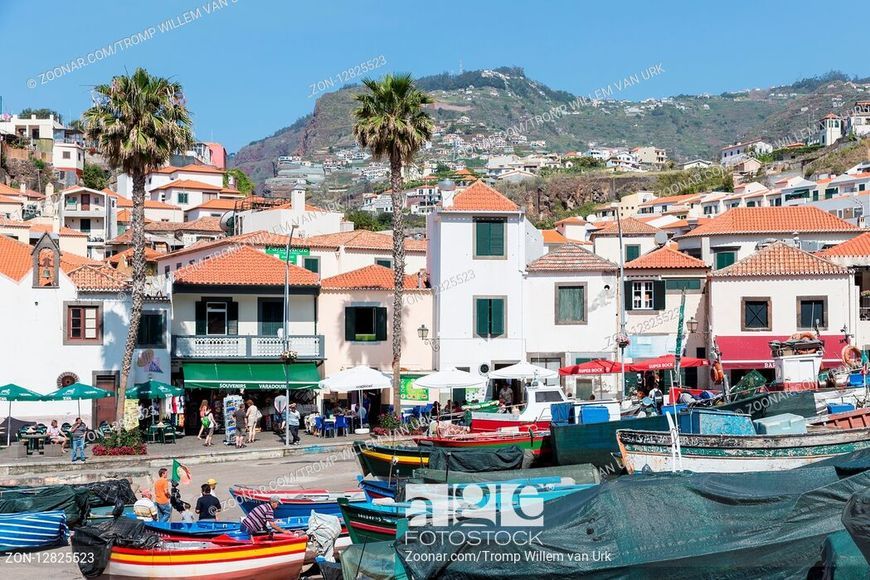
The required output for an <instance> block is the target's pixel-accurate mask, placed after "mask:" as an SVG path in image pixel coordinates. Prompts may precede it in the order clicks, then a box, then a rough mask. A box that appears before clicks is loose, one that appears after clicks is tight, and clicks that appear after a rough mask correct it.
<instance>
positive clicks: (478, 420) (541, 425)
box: [471, 384, 568, 433]
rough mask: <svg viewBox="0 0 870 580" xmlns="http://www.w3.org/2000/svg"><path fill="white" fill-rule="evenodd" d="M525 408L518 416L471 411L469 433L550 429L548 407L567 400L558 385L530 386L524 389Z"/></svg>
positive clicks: (526, 431)
mask: <svg viewBox="0 0 870 580" xmlns="http://www.w3.org/2000/svg"><path fill="white" fill-rule="evenodd" d="M525 401H526V403H525V407H524V408H523V410H522V411H521V412H520V413H519V414H518V415H516V414H512V413H487V412H483V411H472V413H471V431H472V432H480V431H503V430H514V431H516V430H520V431H524V432H525V433H528V430H529V428H530V427H531V428H532V429H533V430H546V429H549V428H550V419H551V418H552V415H551V414H550V405H552V404H553V403H567V402H568V398H567V397H566V396H565V393H563V392H562V387H560V386H559V385H541V384H530V385H527V386H526V387H525Z"/></svg>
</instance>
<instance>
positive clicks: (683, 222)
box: [660, 218, 712, 230]
mask: <svg viewBox="0 0 870 580" xmlns="http://www.w3.org/2000/svg"><path fill="white" fill-rule="evenodd" d="M695 219H696V220H697V222H696V223H695V224H694V225H695V227H697V226H699V225H701V224H704V223H707V222H708V221H710V220H711V219H712V218H695ZM689 225H690V224H689V220H687V219H683V220H677V221H675V222H671V223H669V224H665V225H663V226H660V229H663V230H674V229H680V228H687V227H689Z"/></svg>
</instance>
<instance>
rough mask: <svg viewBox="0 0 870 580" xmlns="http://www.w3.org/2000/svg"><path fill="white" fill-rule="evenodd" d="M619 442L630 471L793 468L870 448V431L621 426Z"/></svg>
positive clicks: (731, 470) (625, 463) (726, 471)
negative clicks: (685, 430)
mask: <svg viewBox="0 0 870 580" xmlns="http://www.w3.org/2000/svg"><path fill="white" fill-rule="evenodd" d="M616 440H617V444H618V446H619V450H620V453H621V456H622V462H623V463H624V465H625V468H626V469H627V470H628V472H629V473H635V472H639V471H643V470H645V469H650V470H652V471H656V472H658V471H675V470H688V471H697V472H705V473H736V472H743V471H779V470H785V469H793V468H795V467H801V466H804V465H808V464H810V463H813V462H816V461H821V460H823V459H828V458H831V457H834V456H837V455H841V454H844V453H850V452H853V451H860V450H862V449H870V430H868V429H867V428H866V427H861V428H857V429H830V428H824V427H823V428H817V429H812V430H810V431H808V432H807V433H798V434H793V433H789V434H782V435H731V434H709V435H702V434H679V433H673V432H668V431H665V432H661V431H645V430H636V429H620V430H619V431H617V432H616Z"/></svg>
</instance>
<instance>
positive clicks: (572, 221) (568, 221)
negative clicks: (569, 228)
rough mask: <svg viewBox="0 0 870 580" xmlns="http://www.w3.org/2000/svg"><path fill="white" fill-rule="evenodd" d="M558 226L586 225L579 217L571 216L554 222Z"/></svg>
mask: <svg viewBox="0 0 870 580" xmlns="http://www.w3.org/2000/svg"><path fill="white" fill-rule="evenodd" d="M560 224H577V225H581V226H582V225H586V220H584V219H583V218H582V217H580V216H579V215H572V216H571V217H566V218H565V219H563V220H559V221H557V222H556V225H557V226H558V225H560Z"/></svg>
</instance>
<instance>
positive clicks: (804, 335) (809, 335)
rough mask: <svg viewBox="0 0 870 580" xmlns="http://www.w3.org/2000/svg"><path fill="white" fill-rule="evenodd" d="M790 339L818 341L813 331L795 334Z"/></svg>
mask: <svg viewBox="0 0 870 580" xmlns="http://www.w3.org/2000/svg"><path fill="white" fill-rule="evenodd" d="M789 338H790V339H791V340H816V333H815V332H813V331H812V330H804V331H803V332H795V333H794V334H792V335H791V336H790V337H789Z"/></svg>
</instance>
